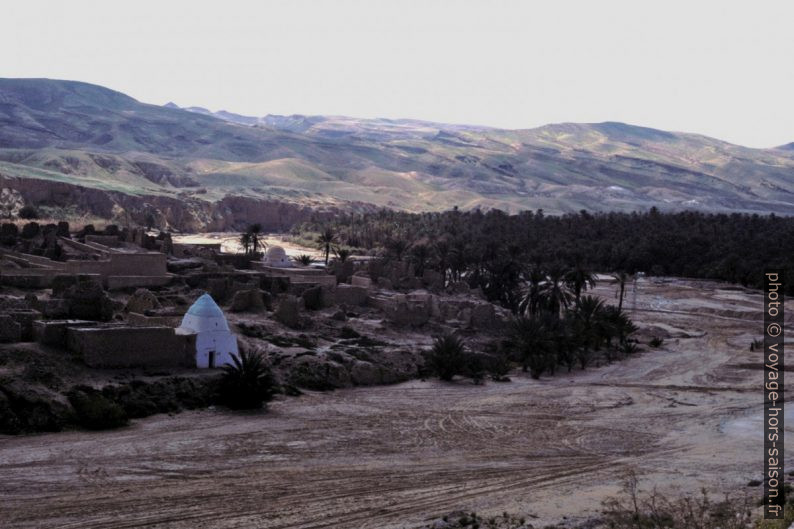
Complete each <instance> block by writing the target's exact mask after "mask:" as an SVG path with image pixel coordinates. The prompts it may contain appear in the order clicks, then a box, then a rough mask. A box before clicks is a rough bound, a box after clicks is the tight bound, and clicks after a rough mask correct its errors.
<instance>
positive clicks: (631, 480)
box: [604, 474, 753, 529]
mask: <svg viewBox="0 0 794 529" xmlns="http://www.w3.org/2000/svg"><path fill="white" fill-rule="evenodd" d="M638 483H639V482H638V480H637V477H636V475H634V474H629V475H628V476H627V478H626V479H625V481H624V484H623V494H622V496H621V497H619V498H609V499H607V500H606V501H605V502H604V521H605V522H606V526H607V527H611V528H613V529H638V528H641V529H678V528H681V529H685V528H687V529H688V528H690V527H697V528H700V529H750V528H751V527H753V523H752V508H751V507H752V506H751V504H750V501H749V499H748V498H747V497H744V498H730V497H728V496H726V497H725V499H724V500H723V501H715V500H713V499H712V498H711V497H710V496H709V494H708V493H707V492H706V491H705V490H702V491H701V493H700V495H686V496H680V497H667V496H664V495H662V494H661V493H659V492H658V491H657V490H656V489H653V490H652V491H650V492H648V493H643V492H641V491H640V490H639V487H638Z"/></svg>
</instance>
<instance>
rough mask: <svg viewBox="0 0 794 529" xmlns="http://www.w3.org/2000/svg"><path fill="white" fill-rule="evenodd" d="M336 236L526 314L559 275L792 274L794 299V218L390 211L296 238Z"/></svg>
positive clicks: (756, 281)
mask: <svg viewBox="0 0 794 529" xmlns="http://www.w3.org/2000/svg"><path fill="white" fill-rule="evenodd" d="M329 230H330V232H331V233H332V234H333V236H334V240H335V241H337V243H338V244H340V245H345V246H348V247H352V248H358V249H361V250H363V251H370V252H379V253H381V254H382V255H383V256H384V257H387V258H396V259H407V260H409V261H410V262H412V263H413V267H414V270H415V271H416V272H417V274H418V275H421V274H422V273H424V271H425V270H428V269H429V270H435V271H437V272H439V273H441V274H442V275H443V279H444V281H445V283H449V282H454V281H461V280H464V281H466V282H467V283H469V285H470V286H472V287H479V288H481V289H482V291H483V293H484V294H485V295H486V296H487V297H488V298H489V299H490V300H491V301H495V302H498V303H500V304H502V305H504V306H506V307H508V308H510V309H511V310H513V311H514V312H519V310H520V307H519V304H520V303H521V300H522V299H523V297H524V296H523V288H524V286H525V285H526V284H531V283H532V281H531V273H532V271H533V270H536V271H537V270H545V272H546V274H547V275H548V276H550V277H551V278H559V277H560V276H561V274H564V273H566V272H567V271H569V270H571V269H573V268H576V267H580V268H582V269H587V270H596V271H599V272H614V273H616V274H619V277H623V278H624V280H625V279H626V278H628V277H630V276H631V275H632V274H635V273H637V272H643V273H646V274H649V275H657V276H661V275H666V276H677V277H687V278H700V279H716V280H724V281H729V282H732V283H737V284H741V285H744V286H748V287H753V288H761V287H762V286H763V272H764V270H765V269H768V268H780V269H783V270H785V278H786V281H785V289H786V293H788V294H789V295H791V294H792V293H794V250H792V249H791V248H790V247H789V245H790V244H791V243H792V242H794V218H792V217H780V216H776V215H768V216H762V215H756V214H753V215H748V214H739V213H733V214H722V213H720V214H708V213H701V212H695V211H687V212H679V213H662V212H660V211H658V210H657V209H655V208H651V210H650V211H648V212H644V213H639V212H635V213H615V212H612V213H589V212H586V211H580V212H578V213H571V214H566V215H561V216H550V215H545V214H544V213H543V211H542V210H538V211H526V212H522V213H519V214H517V215H508V214H506V213H504V212H502V211H499V210H490V211H487V212H483V211H480V210H474V211H466V212H464V211H459V210H457V209H455V210H452V211H447V212H443V213H419V214H414V213H406V212H398V211H391V210H381V211H377V212H372V213H363V214H347V215H340V216H339V217H337V218H336V219H334V220H331V221H329V220H327V219H323V220H320V219H319V218H318V219H317V220H310V221H309V222H306V223H304V224H302V225H300V226H297V227H296V228H295V233H296V234H301V233H304V234H305V233H307V232H314V233H317V232H320V233H328V231H329Z"/></svg>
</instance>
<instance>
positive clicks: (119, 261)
mask: <svg viewBox="0 0 794 529" xmlns="http://www.w3.org/2000/svg"><path fill="white" fill-rule="evenodd" d="M167 262H168V258H167V257H166V255H165V254H162V253H158V252H150V253H130V254H121V253H111V254H110V256H109V258H108V259H103V260H99V261H66V270H67V271H68V272H70V273H72V274H100V275H102V276H105V277H106V276H166V275H168V270H167V269H166V264H167Z"/></svg>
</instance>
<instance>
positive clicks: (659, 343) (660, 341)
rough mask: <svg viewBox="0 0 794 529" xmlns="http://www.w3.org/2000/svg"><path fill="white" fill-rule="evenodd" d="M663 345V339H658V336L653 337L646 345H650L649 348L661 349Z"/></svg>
mask: <svg viewBox="0 0 794 529" xmlns="http://www.w3.org/2000/svg"><path fill="white" fill-rule="evenodd" d="M663 343H664V338H659V337H658V336H654V337H653V338H651V341H650V342H648V345H650V346H651V347H661V346H662V344H663Z"/></svg>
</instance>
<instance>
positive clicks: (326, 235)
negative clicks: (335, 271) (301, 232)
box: [316, 227, 336, 266]
mask: <svg viewBox="0 0 794 529" xmlns="http://www.w3.org/2000/svg"><path fill="white" fill-rule="evenodd" d="M316 242H317V246H318V247H319V248H320V249H321V250H323V251H324V252H325V266H328V257H329V256H330V255H331V246H332V245H333V244H334V243H335V242H336V233H335V232H334V230H333V229H332V228H331V227H326V228H325V229H324V230H323V231H322V233H320V235H319V236H318V237H317V241H316Z"/></svg>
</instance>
